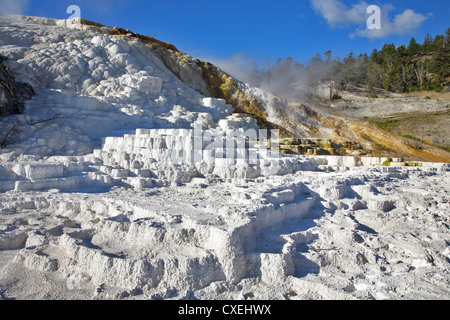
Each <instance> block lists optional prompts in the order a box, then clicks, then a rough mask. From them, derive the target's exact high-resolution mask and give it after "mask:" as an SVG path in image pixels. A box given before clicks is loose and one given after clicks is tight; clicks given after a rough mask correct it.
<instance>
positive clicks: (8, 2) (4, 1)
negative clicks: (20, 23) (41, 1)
mask: <svg viewBox="0 0 450 320" xmlns="http://www.w3.org/2000/svg"><path fill="white" fill-rule="evenodd" d="M29 3H30V0H0V14H24V12H25V10H26V9H27V8H28V5H29Z"/></svg>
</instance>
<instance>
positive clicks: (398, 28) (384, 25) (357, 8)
mask: <svg viewBox="0 0 450 320" xmlns="http://www.w3.org/2000/svg"><path fill="white" fill-rule="evenodd" d="M310 1H311V5H312V7H313V8H314V10H315V11H316V12H317V13H318V14H319V15H321V16H322V17H323V18H324V19H325V20H326V21H327V23H328V24H329V25H330V26H331V27H333V28H337V27H356V30H355V31H354V32H352V33H350V35H349V36H350V37H351V38H355V37H365V38H371V39H374V38H385V37H388V36H391V35H404V34H412V33H414V32H415V31H416V30H418V29H419V28H420V27H421V26H422V24H423V23H424V22H425V21H426V20H427V19H428V17H429V16H426V15H423V14H421V13H416V12H415V11H414V10H411V9H406V10H405V11H404V12H402V13H398V14H396V15H392V14H391V13H393V12H394V11H395V7H394V6H393V5H392V4H389V3H387V4H384V5H383V6H382V7H381V29H368V28H367V24H366V22H367V19H368V18H369V16H370V15H369V14H368V13H367V8H368V7H369V5H370V4H368V3H367V2H365V1H359V2H358V3H355V4H353V5H352V6H347V5H345V4H344V3H343V2H342V1H341V0H310ZM390 16H393V18H392V19H391V18H390Z"/></svg>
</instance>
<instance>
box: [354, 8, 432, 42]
mask: <svg viewBox="0 0 450 320" xmlns="http://www.w3.org/2000/svg"><path fill="white" fill-rule="evenodd" d="M427 19H428V17H427V16H425V15H423V14H421V13H416V12H414V11H413V10H411V9H406V10H405V11H404V12H403V13H400V14H397V15H396V16H395V17H394V20H393V21H390V20H389V17H388V16H387V15H382V18H381V29H379V30H369V29H367V28H359V29H357V30H356V31H355V32H354V33H352V34H350V37H365V38H371V39H375V38H386V37H388V36H391V35H405V34H413V33H414V32H415V31H417V30H418V29H419V28H420V27H421V26H422V24H423V23H424V22H425V21H426V20H427Z"/></svg>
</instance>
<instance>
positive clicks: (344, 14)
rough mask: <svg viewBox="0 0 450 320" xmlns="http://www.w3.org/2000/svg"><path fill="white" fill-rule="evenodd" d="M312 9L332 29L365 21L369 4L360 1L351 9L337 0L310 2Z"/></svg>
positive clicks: (312, 0) (315, 0)
mask: <svg viewBox="0 0 450 320" xmlns="http://www.w3.org/2000/svg"><path fill="white" fill-rule="evenodd" d="M311 4H312V6H313V8H314V9H315V10H316V12H318V13H319V14H320V15H322V16H323V17H324V18H325V20H327V22H328V24H329V25H330V26H332V27H339V26H348V25H354V24H362V23H364V22H365V21H366V19H367V18H366V10H367V7H368V6H369V4H367V3H366V2H364V1H362V2H360V3H358V4H355V5H353V6H352V7H348V6H346V5H345V4H344V3H342V2H341V1H339V0H311Z"/></svg>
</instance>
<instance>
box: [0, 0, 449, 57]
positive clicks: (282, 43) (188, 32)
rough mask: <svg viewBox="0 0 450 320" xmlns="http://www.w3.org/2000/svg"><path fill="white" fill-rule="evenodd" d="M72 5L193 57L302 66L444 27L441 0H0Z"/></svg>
mask: <svg viewBox="0 0 450 320" xmlns="http://www.w3.org/2000/svg"><path fill="white" fill-rule="evenodd" d="M72 4H74V5H78V6H79V7H80V8H81V15H82V17H83V18H86V19H89V20H93V21H97V22H100V23H103V24H105V25H109V26H120V27H123V28H127V29H130V30H132V31H134V32H138V33H141V34H145V35H156V37H157V38H158V39H160V40H163V41H167V42H170V43H173V44H174V45H175V46H177V47H178V48H179V49H180V50H182V51H184V52H187V53H189V54H191V55H193V56H195V57H198V58H204V59H216V60H226V59H228V58H230V57H233V56H236V55H238V56H240V57H242V58H244V59H248V60H254V61H256V62H258V63H259V64H261V65H264V64H266V63H267V62H268V61H272V62H274V61H276V60H277V59H278V58H286V57H288V56H292V57H294V58H295V59H297V60H299V61H301V62H303V63H306V62H307V61H308V60H309V59H310V58H311V57H313V56H315V55H316V53H320V54H323V53H324V52H325V51H327V50H332V52H333V55H334V56H339V57H342V58H343V57H345V56H346V55H347V54H348V52H350V50H352V49H353V50H354V51H355V53H357V54H359V53H364V52H367V53H368V54H370V52H371V51H372V50H373V49H374V48H377V49H379V48H381V46H382V45H383V44H384V43H395V44H396V45H401V44H406V45H407V44H408V43H409V40H410V39H411V37H412V36H414V37H415V38H416V40H417V41H419V42H423V39H424V38H425V36H426V34H427V33H428V32H429V33H430V34H431V35H432V36H433V37H434V36H435V35H436V34H443V33H444V32H445V30H446V29H447V28H449V27H450V23H449V21H450V5H449V2H448V0H429V1H423V0H399V1H393V0H367V1H362V0H352V1H346V0H227V1H222V0H208V1H206V0H191V1H186V0H183V1H180V0H146V1H141V0H96V1H92V0H90V1H88V0H58V1H55V0H0V8H3V9H0V11H1V10H3V11H5V10H9V11H14V13H21V14H26V15H35V16H46V17H50V18H59V19H64V18H67V17H69V14H67V13H66V9H67V7H68V6H69V5H72ZM372 4H374V5H377V6H379V7H380V9H381V16H382V20H381V21H382V25H381V27H382V29H381V30H378V31H377V33H371V32H370V31H371V30H368V29H367V24H366V20H367V18H368V17H369V16H370V14H367V12H366V9H367V7H368V6H369V5H372ZM3 13H4V12H3ZM372 31H373V30H372Z"/></svg>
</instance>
